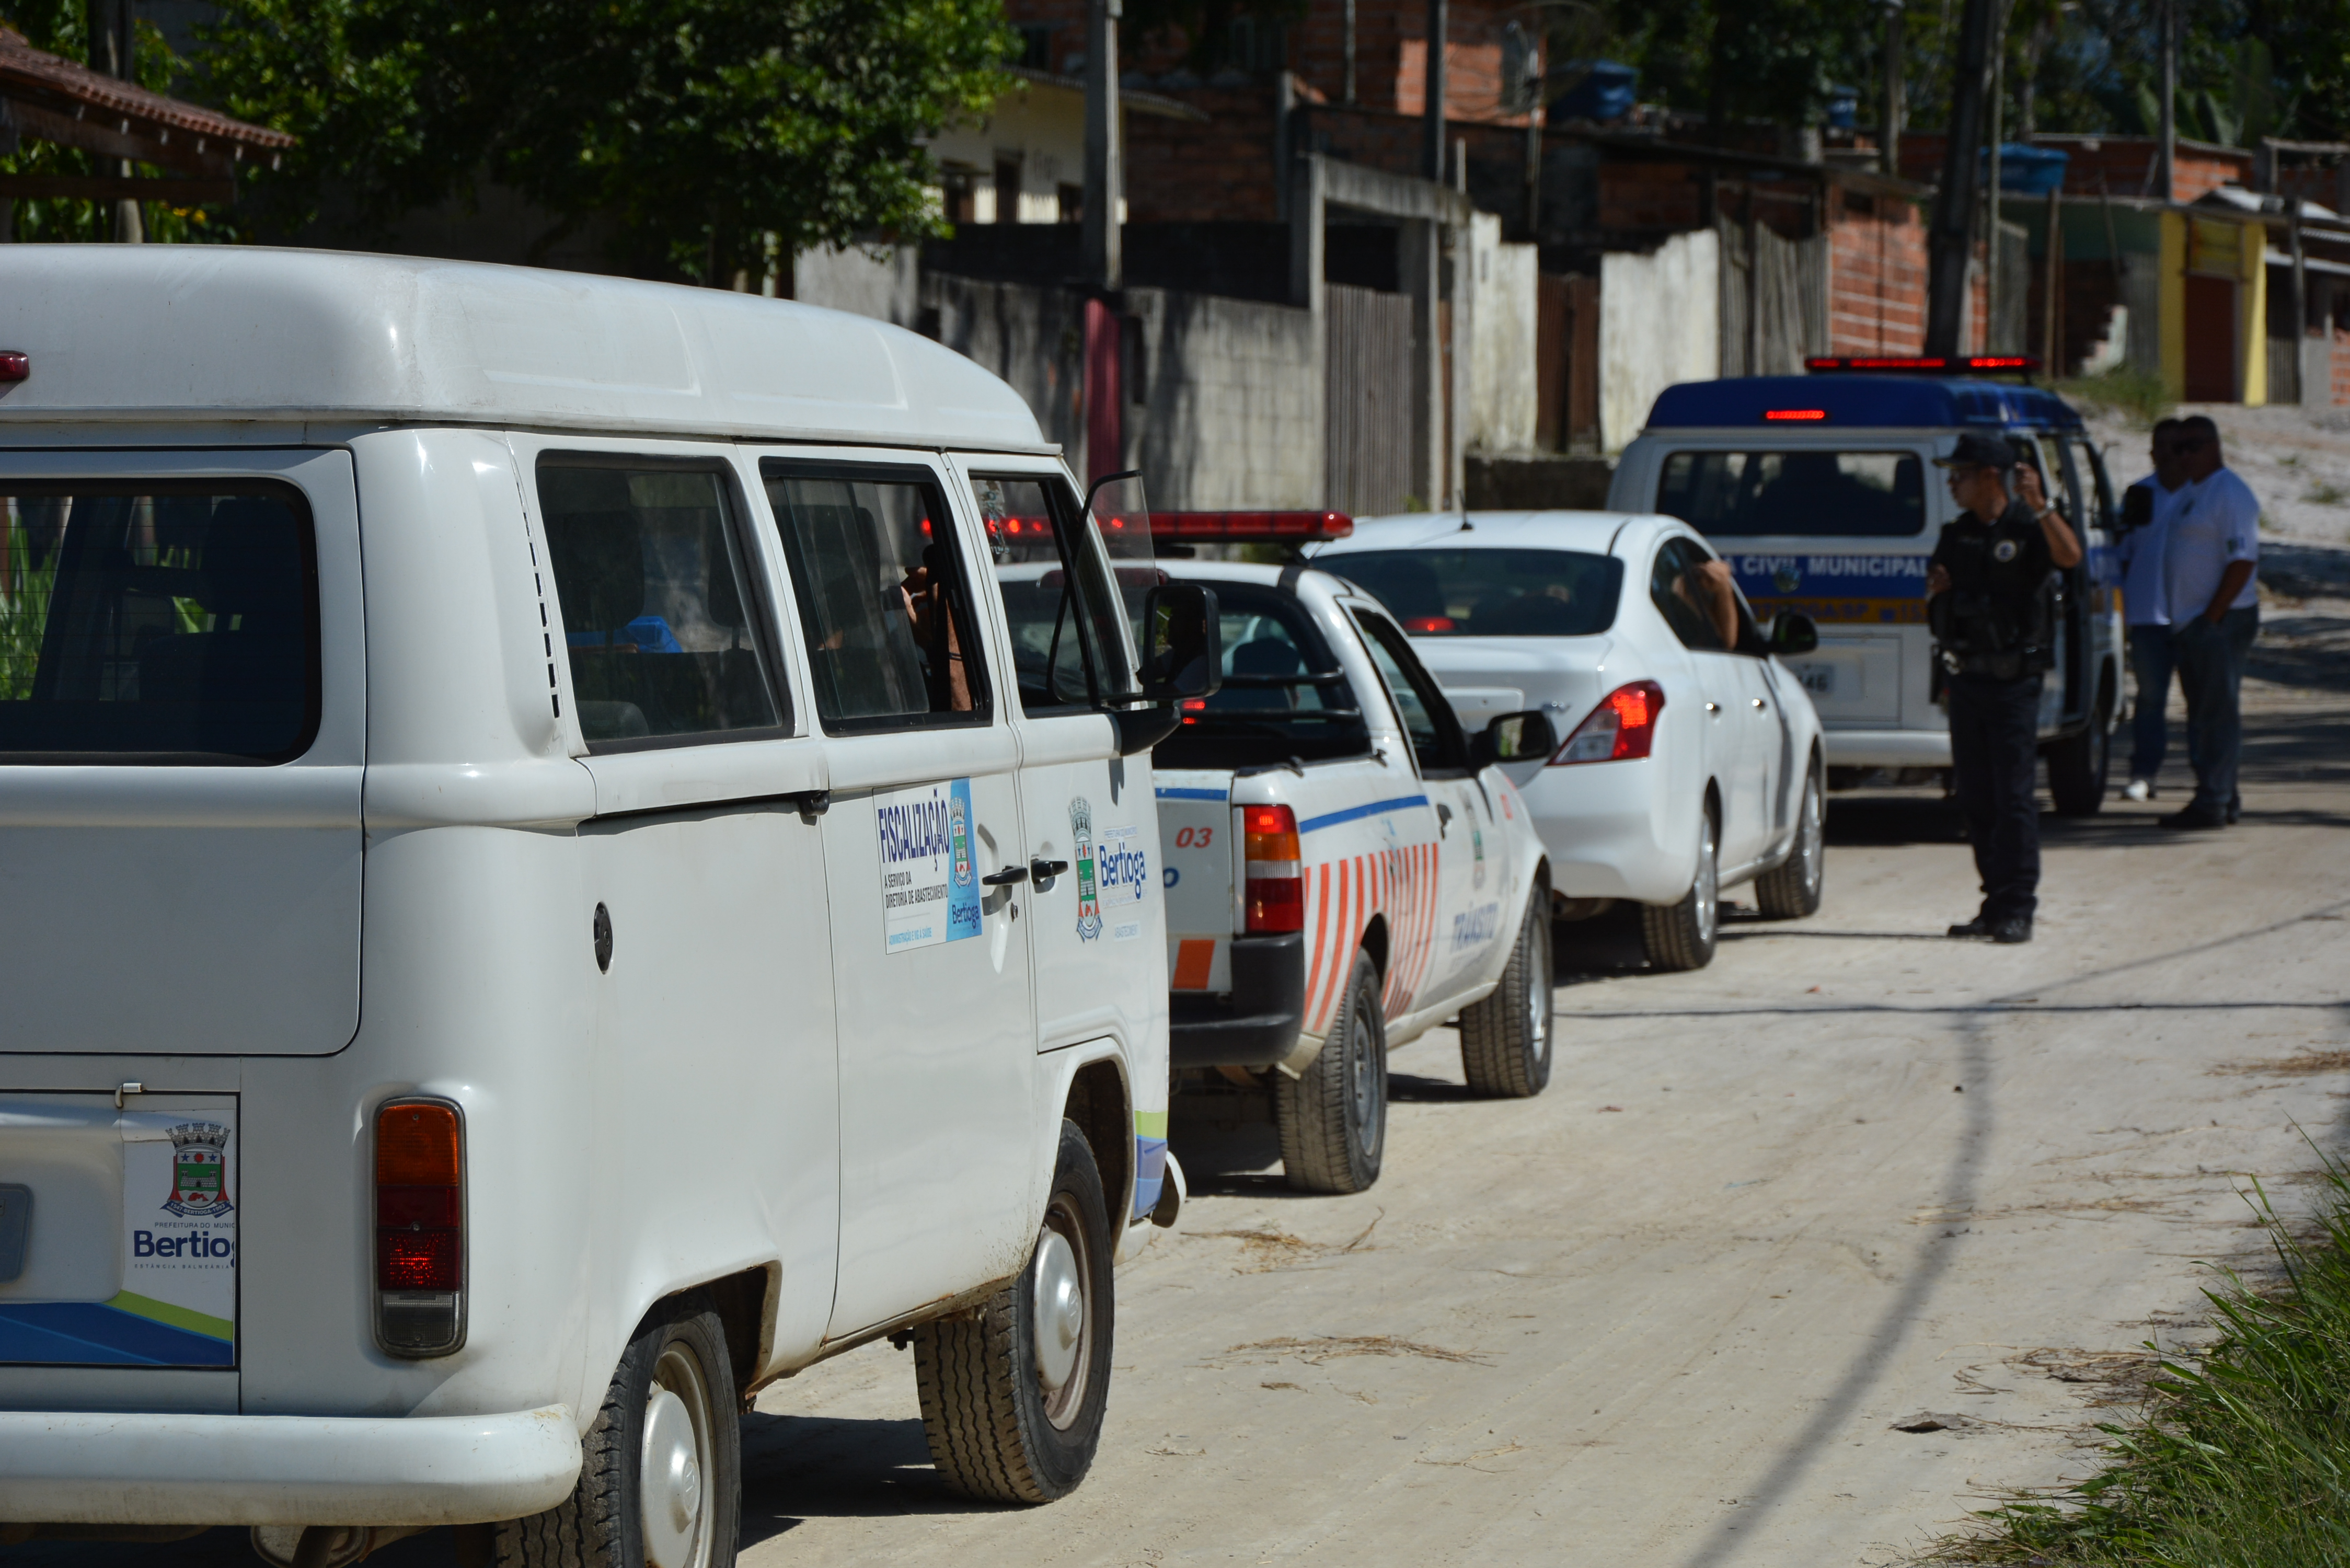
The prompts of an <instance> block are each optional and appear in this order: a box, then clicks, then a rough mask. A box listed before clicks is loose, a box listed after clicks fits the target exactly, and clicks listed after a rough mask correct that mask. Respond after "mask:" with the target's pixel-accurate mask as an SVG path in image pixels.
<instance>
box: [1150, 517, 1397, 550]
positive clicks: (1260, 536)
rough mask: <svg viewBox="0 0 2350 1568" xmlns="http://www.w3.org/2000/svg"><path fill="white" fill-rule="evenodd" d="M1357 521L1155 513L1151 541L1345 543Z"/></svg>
mask: <svg viewBox="0 0 2350 1568" xmlns="http://www.w3.org/2000/svg"><path fill="white" fill-rule="evenodd" d="M1354 531H1355V520H1354V519H1353V518H1352V517H1349V516H1347V514H1345V513H1344V512H1153V513H1152V514H1150V534H1151V537H1152V538H1154V539H1158V540H1159V541H1161V542H1163V543H1167V544H1175V545H1190V544H1202V545H1204V544H1217V545H1259V544H1279V545H1304V544H1311V543H1313V542H1314V541H1315V540H1317V539H1344V538H1346V537H1347V535H1350V534H1352V533H1353V532H1354Z"/></svg>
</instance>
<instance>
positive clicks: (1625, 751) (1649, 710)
mask: <svg viewBox="0 0 2350 1568" xmlns="http://www.w3.org/2000/svg"><path fill="white" fill-rule="evenodd" d="M1664 709H1665V689H1664V688H1663V687H1661V686H1659V685H1658V684H1657V683H1656V682H1655V681H1653V680H1635V681H1633V682H1632V683H1631V684H1630V685H1628V686H1618V687H1617V688H1616V690H1615V691H1610V692H1609V693H1607V696H1605V697H1603V698H1601V699H1600V700H1599V706H1598V707H1596V708H1594V709H1593V710H1592V711H1591V716H1590V717H1589V718H1587V719H1586V720H1584V721H1583V722H1582V723H1580V724H1577V725H1576V726H1575V733H1573V734H1572V735H1569V736H1568V737H1567V738H1566V744H1565V745H1563V746H1561V747H1560V748H1559V749H1558V755H1556V756H1555V757H1553V758H1551V765H1552V766H1554V767H1556V766H1557V765H1559V764H1560V763H1619V762H1622V761H1624V760H1625V759H1626V758H1627V757H1645V756H1647V755H1648V748H1649V747H1650V746H1652V745H1654V744H1656V741H1657V715H1658V714H1659V713H1661V712H1663V711H1664Z"/></svg>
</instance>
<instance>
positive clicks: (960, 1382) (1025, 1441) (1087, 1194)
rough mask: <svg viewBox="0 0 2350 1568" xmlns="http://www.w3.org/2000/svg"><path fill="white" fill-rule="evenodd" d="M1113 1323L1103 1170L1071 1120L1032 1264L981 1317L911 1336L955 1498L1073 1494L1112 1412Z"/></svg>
mask: <svg viewBox="0 0 2350 1568" xmlns="http://www.w3.org/2000/svg"><path fill="white" fill-rule="evenodd" d="M1114 1315H1115V1314H1114V1312H1113V1297H1112V1293H1111V1289H1110V1231H1109V1204H1108V1201H1107V1199H1105V1198H1104V1197H1103V1196H1102V1183H1101V1170H1100V1168H1099V1167H1097V1165H1096V1164H1095V1163H1094V1153H1093V1147H1092V1146H1091V1145H1089V1144H1088V1143H1087V1142H1086V1135H1085V1134H1084V1133H1082V1132H1080V1131H1078V1130H1077V1125H1076V1123H1075V1122H1070V1121H1064V1122H1063V1123H1062V1124H1061V1151H1060V1157H1059V1159H1058V1162H1057V1164H1056V1165H1055V1169H1054V1171H1053V1191H1052V1195H1051V1196H1050V1197H1049V1198H1048V1199H1046V1200H1045V1223H1044V1224H1043V1225H1042V1226H1041V1227H1040V1228H1039V1229H1038V1231H1037V1232H1036V1241H1035V1246H1033V1247H1031V1248H1030V1249H1029V1252H1028V1264H1027V1266H1026V1267H1025V1268H1024V1269H1022V1270H1021V1271H1020V1273H1019V1275H1018V1276H1017V1277H1016V1278H1014V1280H1013V1281H1012V1282H1010V1283H1008V1284H1006V1285H1005V1286H1004V1287H1003V1289H1002V1290H999V1291H997V1292H996V1293H994V1294H993V1295H992V1296H990V1297H988V1298H987V1300H986V1301H985V1302H983V1303H981V1305H980V1307H979V1309H978V1310H977V1311H976V1312H974V1313H972V1314H969V1315H967V1316H963V1317H957V1318H948V1319H943V1320H941V1321H938V1322H933V1323H926V1324H922V1325H921V1326H920V1327H919V1328H917V1329H916V1330H914V1382H915V1386H916V1387H917V1389H918V1390H919V1391H920V1395H921V1401H922V1430H923V1432H924V1434H925V1435H926V1436H927V1437H928V1438H930V1443H931V1463H932V1464H934V1465H936V1466H938V1468H939V1475H940V1477H941V1479H942V1480H945V1482H946V1483H947V1486H948V1488H949V1489H950V1490H953V1491H956V1492H959V1493H961V1494H962V1496H964V1497H969V1498H978V1499H982V1500H983V1501H990V1502H1050V1501H1053V1500H1054V1499H1055V1498H1058V1497H1066V1496H1067V1495H1068V1494H1069V1493H1070V1492H1072V1491H1075V1490H1076V1487H1077V1483H1078V1482H1079V1481H1082V1480H1085V1479H1086V1471H1087V1469H1088V1468H1090V1467H1091V1466H1092V1464H1093V1462H1094V1449H1095V1448H1096V1447H1097V1445H1098V1444H1099V1443H1100V1442H1101V1428H1102V1415H1103V1412H1104V1411H1105V1410H1107V1408H1108V1405H1109V1354H1110V1328H1111V1324H1112V1320H1113V1317H1114Z"/></svg>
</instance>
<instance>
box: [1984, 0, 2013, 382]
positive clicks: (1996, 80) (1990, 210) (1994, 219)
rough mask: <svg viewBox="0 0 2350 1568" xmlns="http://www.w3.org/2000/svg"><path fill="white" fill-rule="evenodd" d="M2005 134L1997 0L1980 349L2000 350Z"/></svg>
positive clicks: (2002, 15) (2003, 9) (2002, 20)
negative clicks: (2000, 254)
mask: <svg viewBox="0 0 2350 1568" xmlns="http://www.w3.org/2000/svg"><path fill="white" fill-rule="evenodd" d="M2006 136H2007V0H1999V22H1998V25H1997V26H1994V27H1992V29H1991V177H1990V178H1989V179H1988V180H1986V181H1985V182H1983V183H1984V186H1985V189H1984V191H1983V340H1982V347H1983V352H1984V353H1986V354H2003V353H2007V352H2009V351H2010V349H2009V346H2008V345H2007V344H2004V343H2001V342H1999V341H1997V337H1998V333H1999V307H2000V305H2001V303H2002V301H2001V293H2002V290H2001V288H2000V275H1999V253H2000V232H1999V225H2000V222H2001V219H2000V201H1999V198H2000V192H2001V191H2002V187H2003V186H2004V184H2005V179H2004V176H2003V174H2002V171H2001V168H2000V154H2001V153H2002V151H2004V147H2003V145H2002V144H2003V142H2004V141H2005V139H2006Z"/></svg>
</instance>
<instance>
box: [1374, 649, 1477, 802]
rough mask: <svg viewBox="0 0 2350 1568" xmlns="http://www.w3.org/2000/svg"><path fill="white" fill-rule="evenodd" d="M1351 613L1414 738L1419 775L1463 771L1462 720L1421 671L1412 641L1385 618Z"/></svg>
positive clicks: (1466, 750) (1465, 748)
mask: <svg viewBox="0 0 2350 1568" xmlns="http://www.w3.org/2000/svg"><path fill="white" fill-rule="evenodd" d="M1353 613H1354V617H1355V624H1356V625H1357V626H1359V627H1361V628H1363V646H1364V647H1366V648H1367V649H1370V652H1371V662H1372V663H1373V664H1375V665H1377V666H1378V671H1379V679H1380V680H1382V681H1384V682H1386V684H1387V689H1388V696H1389V697H1391V698H1393V699H1394V700H1395V706H1396V717H1397V718H1398V719H1399V721H1401V722H1402V724H1403V732H1404V733H1405V734H1406V735H1408V736H1409V737H1410V739H1411V754H1412V756H1413V758H1414V759H1415V760H1417V761H1418V762H1419V772H1420V776H1421V777H1423V778H1426V777H1431V776H1434V775H1436V774H1442V773H1447V772H1459V771H1461V769H1462V768H1463V767H1464V766H1465V764H1466V763H1467V762H1468V758H1469V747H1468V742H1465V741H1463V740H1462V739H1461V721H1460V720H1458V719H1456V718H1454V717H1453V714H1452V704H1451V703H1450V702H1448V701H1445V699H1444V693H1443V691H1441V690H1440V688H1439V687H1438V686H1437V684H1436V681H1435V679H1434V678H1433V677H1432V676H1430V674H1429V673H1428V671H1427V670H1425V669H1424V668H1422V667H1421V665H1420V662H1419V655H1417V654H1415V653H1413V652H1412V650H1411V643H1410V641H1409V639H1407V638H1406V637H1405V636H1404V634H1403V633H1402V632H1401V631H1400V630H1399V629H1398V628H1397V626H1396V624H1395V622H1393V621H1391V620H1389V619H1388V618H1387V617H1385V616H1383V615H1366V614H1364V613H1363V612H1362V611H1360V610H1357V611H1355V612H1353Z"/></svg>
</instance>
